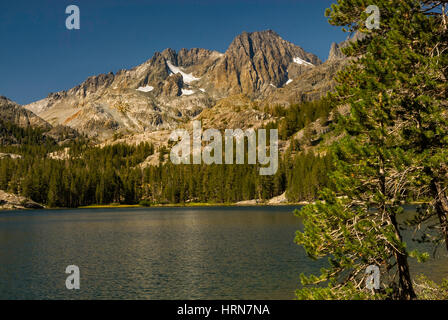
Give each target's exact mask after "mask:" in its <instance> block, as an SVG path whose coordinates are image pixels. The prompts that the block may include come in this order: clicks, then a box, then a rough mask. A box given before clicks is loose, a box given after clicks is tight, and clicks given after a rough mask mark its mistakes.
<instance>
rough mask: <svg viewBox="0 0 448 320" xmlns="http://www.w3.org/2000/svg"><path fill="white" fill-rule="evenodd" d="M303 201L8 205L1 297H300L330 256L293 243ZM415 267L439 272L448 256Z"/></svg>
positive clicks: (1, 234) (0, 233) (2, 219)
mask: <svg viewBox="0 0 448 320" xmlns="http://www.w3.org/2000/svg"><path fill="white" fill-rule="evenodd" d="M294 208H295V207H288V206H282V207H203V208H132V209H118V208H117V209H76V210H38V211H14V212H12V211H11V212H0V299H293V298H294V291H295V289H296V288H298V286H299V275H300V273H302V272H304V273H309V272H318V270H319V268H320V267H321V266H323V265H324V264H325V262H326V261H325V260H323V261H318V262H315V261H312V260H310V259H309V258H307V257H306V255H305V252H304V250H303V249H302V248H301V247H299V246H297V245H296V244H294V242H293V239H294V234H295V232H296V230H297V229H299V228H300V221H299V220H298V219H297V218H296V217H294V215H293V214H292V211H293V210H294ZM68 265H77V266H78V267H79V268H80V272H81V289H80V290H67V289H66V287H65V279H66V277H67V276H68V275H67V274H65V268H66V267H67V266H68ZM412 270H413V272H415V273H421V272H425V273H426V274H428V275H429V276H430V277H431V278H432V279H434V280H440V279H441V278H442V277H443V276H445V277H446V276H448V258H447V257H446V256H444V257H441V258H439V259H437V260H432V261H429V262H428V263H426V264H424V265H414V264H413V265H412Z"/></svg>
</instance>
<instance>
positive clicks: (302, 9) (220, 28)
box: [0, 0, 347, 104]
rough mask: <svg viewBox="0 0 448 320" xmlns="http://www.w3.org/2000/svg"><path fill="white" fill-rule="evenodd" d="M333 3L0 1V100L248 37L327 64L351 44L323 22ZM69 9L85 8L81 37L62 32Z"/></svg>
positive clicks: (39, 94) (31, 96)
mask: <svg viewBox="0 0 448 320" xmlns="http://www.w3.org/2000/svg"><path fill="white" fill-rule="evenodd" d="M335 1H336V0H295V1H293V0H270V1H268V0H258V1H255V0H239V1H234V0H208V1H206V0H158V1H154V0H127V1H126V0H70V1H67V0H27V1H25V0H14V1H0V41H1V48H0V95H4V96H6V97H8V98H10V99H12V100H14V101H16V102H18V103H20V104H26V103H30V102H32V101H36V100H39V99H42V98H44V97H46V96H47V95H48V94H49V93H50V92H57V91H60V90H67V89H70V88H72V87H74V86H75V85H77V84H79V83H81V82H82V81H84V80H85V79H86V78H87V77H89V76H91V75H95V74H99V73H107V72H110V71H112V72H116V71H118V70H120V69H127V68H132V67H134V66H136V65H138V64H140V63H142V62H144V61H146V60H148V59H150V58H151V57H152V55H153V54H154V52H156V51H162V50H164V49H165V48H168V47H170V48H173V49H175V50H179V49H181V48H195V47H197V48H206V49H212V50H218V51H220V52H224V51H225V50H226V49H227V47H228V45H229V44H230V42H231V41H232V40H233V38H234V37H235V36H237V35H238V34H240V33H241V32H243V31H248V32H252V31H260V30H266V29H272V30H274V31H276V32H277V33H278V34H279V35H280V36H282V37H283V38H284V39H285V40H288V41H291V42H293V43H294V44H296V45H299V46H301V47H302V48H304V49H305V50H306V51H309V52H312V53H314V54H316V55H318V56H319V57H320V58H321V59H322V60H325V59H326V58H327V55H328V52H329V49H330V45H331V43H332V42H340V41H342V40H344V39H346V37H347V34H345V33H343V32H342V31H341V30H340V28H338V27H333V26H331V25H329V24H328V22H327V19H326V18H325V16H324V11H325V8H327V7H329V6H330V4H331V3H333V2H335ZM70 4H75V5H78V6H79V8H80V12H81V29H80V30H67V29H66V27H65V20H66V18H67V16H68V15H67V14H65V8H66V7H67V6H68V5H70Z"/></svg>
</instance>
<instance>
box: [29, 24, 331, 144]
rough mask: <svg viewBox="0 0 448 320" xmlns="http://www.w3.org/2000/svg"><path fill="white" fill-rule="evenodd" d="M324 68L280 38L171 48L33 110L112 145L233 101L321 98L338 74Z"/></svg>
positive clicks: (259, 36) (267, 35) (254, 36)
mask: <svg viewBox="0 0 448 320" xmlns="http://www.w3.org/2000/svg"><path fill="white" fill-rule="evenodd" d="M321 66H322V62H321V61H320V60H319V58H318V57H317V56H315V55H313V54H312V53H308V52H306V51H304V50H303V49H302V48H300V47H299V46H296V45H294V44H292V43H291V42H288V41H286V40H284V39H282V38H281V37H280V36H279V35H278V34H277V33H275V32H274V31H271V30H267V31H262V32H252V33H247V32H244V33H242V34H241V35H239V36H237V37H236V38H235V39H234V40H233V41H232V43H231V44H230V45H229V47H228V49H227V50H226V52H225V53H219V52H216V51H211V50H206V49H182V50H180V51H179V52H176V51H174V50H172V49H166V50H164V51H163V52H157V53H155V54H154V55H153V57H152V58H151V59H149V60H148V61H146V62H144V63H143V64H141V65H139V66H137V67H135V68H133V69H131V70H121V71H119V72H117V73H116V74H112V73H108V74H102V75H98V76H92V77H89V78H88V79H87V80H86V81H84V82H83V83H82V84H80V85H78V86H76V87H74V88H72V89H70V90H68V91H61V92H57V93H52V94H49V95H48V97H47V98H45V99H43V100H40V101H37V102H34V103H31V104H29V105H27V106H25V107H26V108H27V109H28V110H30V111H32V112H34V113H36V114H37V115H38V116H40V117H41V118H43V119H44V120H46V121H47V122H48V123H50V124H51V125H66V126H69V127H72V128H75V129H77V130H79V131H81V132H83V133H85V134H87V135H88V136H90V137H95V138H97V139H98V140H100V141H105V140H107V139H110V138H111V137H113V136H117V135H118V136H123V135H136V134H140V135H141V134H145V133H149V132H155V131H162V130H171V129H173V128H175V127H177V126H179V124H182V123H185V122H188V121H190V120H192V119H193V118H195V117H196V116H198V115H199V114H201V113H202V112H203V110H205V109H209V108H212V107H214V106H217V105H219V101H220V100H222V99H228V98H230V97H247V98H249V99H250V100H251V101H260V102H262V104H263V101H264V103H271V102H272V101H274V100H273V98H272V97H276V96H278V97H279V100H281V101H283V102H284V103H289V100H290V99H295V98H299V99H302V95H307V94H310V98H313V97H318V96H320V95H321V94H322V92H325V91H327V90H328V88H329V87H330V86H329V85H328V83H327V82H328V81H329V78H331V76H332V74H327V73H326V72H327V71H329V70H330V71H332V70H333V69H332V67H331V66H330V67H329V66H325V67H324V68H322V67H321ZM314 70H316V71H314ZM298 89H300V90H301V91H300V90H299V91H300V92H301V93H298V92H297V90H298ZM316 91H319V92H318V93H316ZM313 92H314V93H313ZM280 98H281V99H280ZM235 99H238V98H235ZM244 99H245V98H244Z"/></svg>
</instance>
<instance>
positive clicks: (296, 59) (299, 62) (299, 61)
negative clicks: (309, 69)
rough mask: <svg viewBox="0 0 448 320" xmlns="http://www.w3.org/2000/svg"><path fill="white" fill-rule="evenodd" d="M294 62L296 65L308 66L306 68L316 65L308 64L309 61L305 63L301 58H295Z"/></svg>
mask: <svg viewBox="0 0 448 320" xmlns="http://www.w3.org/2000/svg"><path fill="white" fill-rule="evenodd" d="M293 61H294V62H295V63H297V64H300V65H302V64H303V65H306V66H314V64H312V63H310V62H308V61H305V60H303V59H301V58H299V57H295V58H294V59H293Z"/></svg>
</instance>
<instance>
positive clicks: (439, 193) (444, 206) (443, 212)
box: [431, 178, 448, 250]
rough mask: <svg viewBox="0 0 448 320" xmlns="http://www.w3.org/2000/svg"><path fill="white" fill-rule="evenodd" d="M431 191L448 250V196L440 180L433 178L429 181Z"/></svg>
mask: <svg viewBox="0 0 448 320" xmlns="http://www.w3.org/2000/svg"><path fill="white" fill-rule="evenodd" d="M431 193H432V195H433V198H434V200H435V209H436V213H437V216H438V218H439V222H440V229H441V233H442V236H443V238H444V240H445V246H446V250H448V198H447V196H446V193H445V191H444V190H443V189H442V186H441V185H440V182H439V181H438V180H437V179H436V178H434V179H432V181H431Z"/></svg>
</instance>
